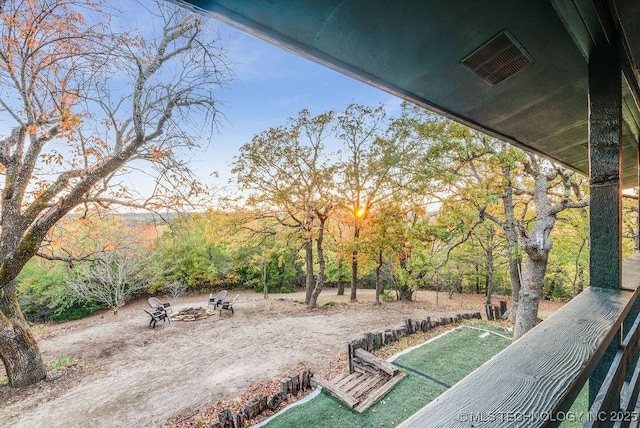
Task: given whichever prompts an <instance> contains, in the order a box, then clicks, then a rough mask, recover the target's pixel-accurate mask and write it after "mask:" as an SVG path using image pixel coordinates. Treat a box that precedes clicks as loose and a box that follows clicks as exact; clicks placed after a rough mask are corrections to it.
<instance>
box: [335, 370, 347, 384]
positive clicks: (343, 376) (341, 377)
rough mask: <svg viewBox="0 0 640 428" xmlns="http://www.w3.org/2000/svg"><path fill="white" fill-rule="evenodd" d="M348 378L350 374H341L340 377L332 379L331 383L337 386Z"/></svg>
mask: <svg viewBox="0 0 640 428" xmlns="http://www.w3.org/2000/svg"><path fill="white" fill-rule="evenodd" d="M347 376H349V373H340V374H339V375H338V376H336V377H334V378H333V379H331V383H333V384H334V385H336V384H337V383H338V382H340V381H341V380H342V379H344V378H346V377H347Z"/></svg>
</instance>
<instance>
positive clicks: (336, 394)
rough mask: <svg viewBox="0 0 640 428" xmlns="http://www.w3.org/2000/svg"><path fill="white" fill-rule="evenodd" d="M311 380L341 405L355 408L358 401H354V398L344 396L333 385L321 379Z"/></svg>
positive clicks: (314, 378)
mask: <svg viewBox="0 0 640 428" xmlns="http://www.w3.org/2000/svg"><path fill="white" fill-rule="evenodd" d="M313 380H314V381H315V382H316V383H317V384H318V385H320V386H321V387H323V388H324V389H325V390H327V392H328V393H329V394H331V395H333V396H334V397H336V398H337V399H338V400H340V401H342V402H343V403H345V404H346V405H347V406H349V407H351V408H353V407H355V406H356V404H358V400H356V399H355V398H353V397H352V396H350V395H348V394H345V393H344V392H343V391H341V390H340V389H339V388H336V386H335V385H334V384H332V383H331V382H329V381H327V380H325V379H322V378H321V377H315V376H314V377H313Z"/></svg>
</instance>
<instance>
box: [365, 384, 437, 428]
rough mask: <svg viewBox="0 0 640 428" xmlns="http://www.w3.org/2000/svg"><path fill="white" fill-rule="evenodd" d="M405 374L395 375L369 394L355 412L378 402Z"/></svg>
mask: <svg viewBox="0 0 640 428" xmlns="http://www.w3.org/2000/svg"><path fill="white" fill-rule="evenodd" d="M404 377H405V374H404V373H403V372H399V373H398V374H397V375H395V376H393V377H390V378H389V381H388V382H386V383H385V384H384V385H382V386H381V387H380V388H378V389H377V390H375V391H373V392H372V393H370V394H369V395H368V396H367V398H366V399H364V400H362V401H361V402H360V403H359V404H358V405H357V406H355V407H354V409H355V411H356V412H359V413H362V412H364V411H365V410H367V409H368V408H369V407H371V405H372V404H373V403H375V402H376V401H378V400H379V399H380V398H382V397H383V396H384V394H386V393H387V392H389V391H390V390H391V388H393V387H394V386H395V385H396V384H397V383H398V382H400V381H401V380H402V379H404ZM426 426H432V425H422V427H426Z"/></svg>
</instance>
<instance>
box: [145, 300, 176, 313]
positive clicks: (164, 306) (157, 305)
mask: <svg viewBox="0 0 640 428" xmlns="http://www.w3.org/2000/svg"><path fill="white" fill-rule="evenodd" d="M149 306H151V307H152V308H153V309H155V310H158V309H160V310H162V311H164V312H171V313H173V309H171V303H162V302H160V300H158V299H157V298H156V297H149Z"/></svg>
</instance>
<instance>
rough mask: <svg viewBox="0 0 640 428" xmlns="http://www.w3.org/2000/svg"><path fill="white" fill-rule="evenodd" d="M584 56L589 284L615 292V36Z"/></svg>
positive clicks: (618, 267)
mask: <svg viewBox="0 0 640 428" xmlns="http://www.w3.org/2000/svg"><path fill="white" fill-rule="evenodd" d="M610 41H611V44H610V45H606V44H601V45H598V46H597V47H594V49H593V50H592V52H591V53H590V55H589V189H590V198H591V199H590V208H589V228H590V231H589V234H590V240H591V245H590V250H589V253H590V256H589V270H590V286H591V287H601V288H608V289H619V288H620V283H621V271H622V232H621V225H622V174H621V169H622V144H621V135H622V86H621V81H622V78H621V66H620V37H619V35H618V34H614V35H613V36H612V37H611V39H610ZM619 342H620V337H619V335H618V336H617V337H616V338H614V340H613V341H612V342H611V345H610V346H609V348H608V349H607V351H606V352H605V354H604V356H603V357H602V359H601V360H600V363H599V364H598V366H597V367H596V368H595V370H594V372H593V374H592V375H591V377H590V378H589V404H590V405H591V404H592V403H593V402H594V400H595V398H596V395H597V394H598V390H599V389H600V386H601V385H602V383H603V380H604V378H605V377H606V374H607V372H608V370H609V367H610V365H611V362H612V361H613V358H614V356H615V352H616V349H617V348H618V345H619Z"/></svg>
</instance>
